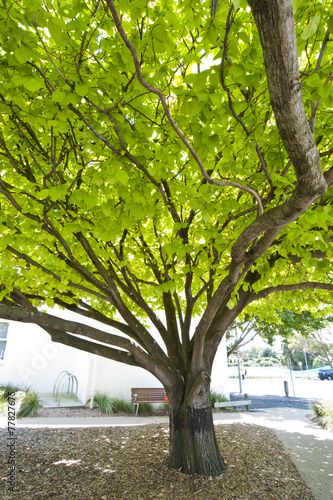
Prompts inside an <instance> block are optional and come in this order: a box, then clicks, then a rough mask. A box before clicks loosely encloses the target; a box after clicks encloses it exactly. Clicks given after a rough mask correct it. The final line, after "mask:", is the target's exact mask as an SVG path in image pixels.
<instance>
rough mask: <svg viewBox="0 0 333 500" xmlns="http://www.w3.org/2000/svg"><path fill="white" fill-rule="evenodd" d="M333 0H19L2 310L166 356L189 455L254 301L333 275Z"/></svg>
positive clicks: (215, 455) (187, 459)
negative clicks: (217, 371)
mask: <svg viewBox="0 0 333 500" xmlns="http://www.w3.org/2000/svg"><path fill="white" fill-rule="evenodd" d="M330 7H331V2H330V0H327V1H324V0H321V1H319V0H318V1H317V0H312V1H311V2H310V1H308V0H303V1H302V0H294V1H293V6H292V3H291V0H249V1H248V3H246V2H245V1H244V0H237V1H236V0H235V1H234V2H233V3H232V2H230V0H225V1H222V2H216V1H214V2H211V3H210V2H209V1H207V2H202V1H201V0H200V1H199V0H156V1H151V2H150V1H148V0H135V1H131V0H122V1H121V2H119V1H118V2H116V4H114V2H113V1H112V0H105V1H100V0H85V1H83V0H72V1H71V2H67V1H65V0H34V1H24V0H17V1H15V2H11V1H10V0H3V5H2V8H1V12H0V15H1V21H0V22H1V31H0V37H1V63H0V78H1V89H0V108H1V113H2V118H1V126H0V128H1V131H0V155H1V173H0V176H1V177H0V193H1V212H0V222H1V237H0V251H1V263H0V270H1V274H0V276H1V292H0V300H1V303H0V317H2V318H6V319H11V320H15V321H21V322H31V323H35V324H37V325H39V326H40V327H42V328H44V330H46V331H47V332H48V333H49V334H50V335H51V337H52V339H53V340H54V341H55V342H61V343H63V344H66V345H70V346H73V347H76V348H78V349H82V350H84V351H88V352H93V353H95V354H98V355H101V356H105V357H107V358H110V359H113V360H116V361H119V362H123V363H127V364H131V365H135V366H138V367H142V368H145V369H146V370H148V371H149V372H151V373H152V374H153V375H155V377H157V379H159V380H160V382H161V383H162V384H163V386H164V387H165V388H166V391H167V393H168V398H169V402H170V429H171V432H170V466H171V467H175V468H177V469H181V470H182V471H183V472H185V473H195V472H197V473H199V474H207V475H217V474H220V473H221V472H223V471H224V469H225V464H224V462H223V459H222V458H221V455H220V451H219V449H218V446H217V443H216V440H215V435H214V428H213V421H212V414H211V407H210V398H209V387H210V374H211V369H212V364H213V361H214V356H215V353H216V350H217V348H218V346H219V343H220V341H221V339H222V337H223V335H224V334H225V332H226V330H227V329H228V327H229V326H230V325H231V324H232V323H233V321H234V320H235V318H236V317H237V316H238V315H239V314H240V313H241V312H242V311H243V310H244V309H245V308H248V310H249V308H250V309H251V307H254V304H261V307H262V308H264V310H265V311H266V313H267V314H268V311H269V310H272V307H271V305H269V306H268V305H267V304H272V303H273V300H274V299H273V297H274V296H275V295H276V294H278V292H284V293H289V294H293V293H301V294H303V298H304V300H308V301H314V300H317V298H321V299H322V298H323V294H326V300H328V297H327V296H329V294H330V293H331V291H332V290H333V284H332V282H331V277H330V260H329V259H330V257H331V255H332V248H331V229H330V227H331V226H332V220H333V217H332V205H331V201H332V199H331V194H330V191H329V190H328V188H329V186H330V185H331V183H332V180H333V168H332V167H331V164H332V158H331V153H332V147H331V146H332V145H331V137H332V121H333V117H332V104H333V97H332V85H331V79H332V73H331V71H332V63H331V60H332V43H331V39H330V34H329V28H330V27H331V29H332V24H333V23H332V17H329V8H330ZM293 10H294V13H295V16H296V17H295V19H294V15H293ZM321 160H322V165H321ZM323 172H324V173H323ZM305 212H306V213H305ZM314 290H315V293H316V294H317V295H316V296H314V295H313V293H312V292H313V291H314ZM318 294H319V295H318ZM278 295H279V294H278ZM265 301H266V303H265ZM54 305H57V306H60V307H62V308H64V309H65V310H68V311H73V312H75V313H78V314H80V315H82V316H83V317H85V318H92V319H94V320H98V321H99V324H100V328H96V327H94V328H93V327H90V326H87V325H86V324H85V322H86V321H87V320H86V319H85V322H84V321H83V322H82V323H81V322H79V321H69V320H65V319H61V318H58V317H57V316H56V312H54V314H53V313H52V309H50V308H52V306H54ZM46 306H48V307H47V308H46ZM50 311H51V312H50ZM196 317H197V318H199V319H198V320H196V328H195V329H194V328H193V327H192V325H193V319H194V318H196ZM109 327H112V328H113V333H109V331H110V330H109Z"/></svg>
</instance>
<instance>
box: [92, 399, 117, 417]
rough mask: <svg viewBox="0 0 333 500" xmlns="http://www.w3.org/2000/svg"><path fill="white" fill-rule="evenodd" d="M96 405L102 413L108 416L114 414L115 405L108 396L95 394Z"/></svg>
mask: <svg viewBox="0 0 333 500" xmlns="http://www.w3.org/2000/svg"><path fill="white" fill-rule="evenodd" d="M94 404H95V405H97V406H98V408H99V409H100V410H101V412H103V413H106V414H107V415H113V414H114V405H113V402H112V399H111V398H110V397H109V396H108V395H107V394H95V396H94Z"/></svg>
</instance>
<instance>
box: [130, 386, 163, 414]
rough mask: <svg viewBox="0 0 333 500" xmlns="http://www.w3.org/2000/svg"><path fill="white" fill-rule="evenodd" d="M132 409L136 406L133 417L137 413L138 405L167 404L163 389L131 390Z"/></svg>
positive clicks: (142, 388) (145, 388)
mask: <svg viewBox="0 0 333 500" xmlns="http://www.w3.org/2000/svg"><path fill="white" fill-rule="evenodd" d="M131 396H132V403H133V408H134V406H136V412H135V416H137V414H138V411H139V404H140V403H167V402H168V397H167V393H166V391H165V389H164V387H141V388H132V389H131Z"/></svg>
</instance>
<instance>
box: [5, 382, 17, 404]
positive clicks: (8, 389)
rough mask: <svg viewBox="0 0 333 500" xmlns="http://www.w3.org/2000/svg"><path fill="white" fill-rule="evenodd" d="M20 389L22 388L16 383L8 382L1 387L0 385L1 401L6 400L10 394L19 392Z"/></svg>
mask: <svg viewBox="0 0 333 500" xmlns="http://www.w3.org/2000/svg"><path fill="white" fill-rule="evenodd" d="M19 391H22V388H21V387H18V386H17V385H15V384H10V383H8V384H5V385H1V387H0V401H2V402H3V401H6V399H7V398H8V395H9V394H12V393H13V392H15V393H17V392H19Z"/></svg>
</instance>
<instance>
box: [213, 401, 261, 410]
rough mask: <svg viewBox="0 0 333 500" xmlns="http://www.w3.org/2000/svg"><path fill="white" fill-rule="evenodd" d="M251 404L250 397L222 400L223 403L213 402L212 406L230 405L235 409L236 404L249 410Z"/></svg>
mask: <svg viewBox="0 0 333 500" xmlns="http://www.w3.org/2000/svg"><path fill="white" fill-rule="evenodd" d="M251 404H252V401H251V399H240V400H237V401H223V403H215V404H214V407H215V408H228V407H230V406H233V407H234V408H235V409H236V408H237V407H238V406H244V407H245V408H246V411H249V406H250V405H251Z"/></svg>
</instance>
